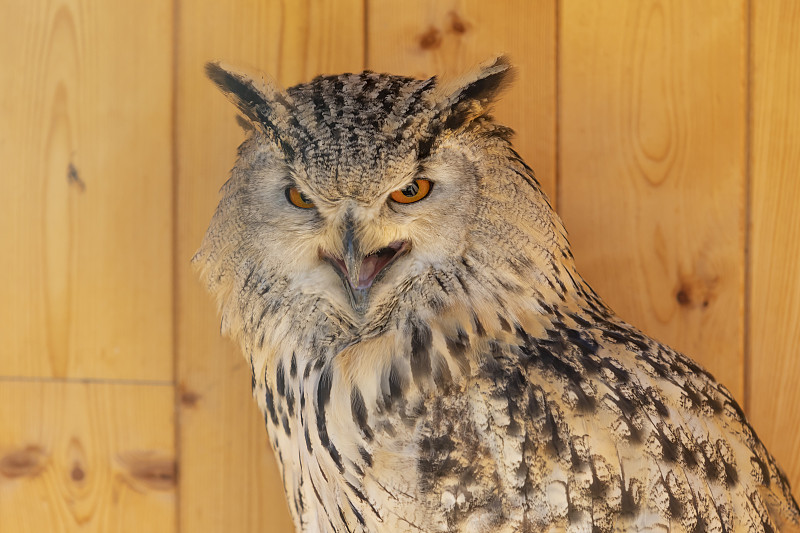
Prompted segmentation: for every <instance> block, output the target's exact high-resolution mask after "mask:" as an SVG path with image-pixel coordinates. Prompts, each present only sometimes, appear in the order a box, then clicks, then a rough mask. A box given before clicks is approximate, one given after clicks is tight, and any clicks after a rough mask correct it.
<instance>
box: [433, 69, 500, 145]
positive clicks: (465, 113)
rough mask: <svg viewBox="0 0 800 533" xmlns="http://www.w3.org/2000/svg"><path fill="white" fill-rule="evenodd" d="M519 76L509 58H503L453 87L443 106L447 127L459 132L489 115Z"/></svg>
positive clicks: (448, 92) (467, 75)
mask: <svg viewBox="0 0 800 533" xmlns="http://www.w3.org/2000/svg"><path fill="white" fill-rule="evenodd" d="M515 72H516V71H515V70H514V68H513V67H512V66H511V62H510V61H509V59H508V57H507V56H505V55H502V56H499V57H496V58H495V59H492V60H491V61H488V62H486V63H484V64H482V65H481V66H479V67H478V68H477V69H476V70H474V71H472V72H470V73H468V74H466V75H464V76H462V77H461V78H459V79H457V80H455V81H454V82H453V83H451V84H449V85H448V88H447V89H445V94H446V95H447V96H446V97H445V98H444V100H443V101H442V103H441V107H442V110H441V111H442V115H441V118H442V119H444V127H445V128H446V129H448V130H455V129H458V128H461V127H463V126H466V125H467V124H469V123H470V122H471V121H473V120H474V119H476V118H477V117H480V116H483V115H486V113H487V112H488V110H489V108H490V107H491V105H492V104H493V103H494V101H495V100H496V99H497V96H498V95H499V94H500V93H501V92H502V91H503V89H505V88H506V87H507V86H508V85H509V83H510V82H511V81H512V80H513V79H514V75H515Z"/></svg>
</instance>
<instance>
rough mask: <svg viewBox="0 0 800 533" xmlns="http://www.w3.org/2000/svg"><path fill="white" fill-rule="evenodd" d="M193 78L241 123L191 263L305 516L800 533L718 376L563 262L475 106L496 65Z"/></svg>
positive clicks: (314, 523) (316, 520)
mask: <svg viewBox="0 0 800 533" xmlns="http://www.w3.org/2000/svg"><path fill="white" fill-rule="evenodd" d="M207 73H208V75H209V77H210V78H211V80H213V81H214V82H215V83H216V84H217V85H218V86H219V87H220V89H222V91H223V92H224V93H225V94H226V95H227V96H228V98H229V99H230V100H231V101H232V102H233V103H234V104H235V105H236V106H237V107H238V109H239V111H240V112H241V114H242V115H243V117H244V121H245V122H246V123H247V124H248V130H249V133H248V136H247V138H246V140H245V141H244V143H243V144H242V145H241V147H240V148H239V154H238V159H237V161H236V164H235V166H234V168H233V170H232V173H231V176H230V179H229V180H228V181H227V183H225V185H224V186H223V188H222V191H221V196H222V198H221V200H220V202H219V206H218V207H217V210H216V212H215V214H214V216H213V218H212V220H211V223H210V226H209V228H208V231H207V233H206V235H205V238H204V240H203V242H202V245H201V247H200V250H199V251H198V252H197V255H196V256H195V258H194V263H195V265H196V266H197V267H198V270H199V273H200V275H201V278H202V280H203V281H204V283H205V284H206V286H207V287H208V289H209V290H210V292H211V293H212V294H213V295H214V296H215V297H216V301H217V303H218V307H219V311H220V314H221V322H222V331H223V333H225V334H227V335H229V336H230V337H231V338H233V339H234V340H235V341H236V342H238V344H239V345H240V346H241V350H242V353H243V354H244V357H245V358H246V359H247V361H249V364H250V368H251V371H252V382H251V385H252V389H253V394H254V396H255V398H256V400H257V402H258V405H259V407H260V409H261V411H262V412H263V414H264V420H265V423H266V426H267V433H268V435H269V441H270V443H271V445H272V448H273V450H274V453H275V457H276V458H277V461H278V465H279V467H280V471H281V474H282V477H283V484H284V489H285V493H286V498H287V502H288V505H289V509H290V511H291V514H292V516H293V519H294V523H295V526H296V528H297V530H298V531H307V532H394V533H399V532H409V533H419V532H459V533H461V532H487V531H491V532H501V533H503V532H540V531H542V532H544V531H570V532H584V531H585V532H612V531H669V532H701V531H708V532H732V531H737V532H738V531H747V532H777V531H781V532H787V531H788V532H798V531H800V511H798V506H797V503H796V502H795V500H794V499H793V496H792V494H791V492H790V489H789V484H788V482H787V480H786V477H785V476H784V475H783V473H782V472H781V470H780V469H779V468H778V466H777V465H776V463H775V461H774V459H773V458H772V457H771V456H770V454H769V453H768V452H767V450H766V449H765V448H764V446H763V444H762V443H761V442H760V441H759V439H758V437H757V436H756V434H755V432H754V431H753V429H752V428H751V426H750V425H749V424H748V422H747V421H746V420H745V416H744V414H743V412H742V410H741V408H740V407H739V405H738V404H737V403H736V401H735V400H734V399H733V397H732V396H731V394H730V393H729V392H728V390H727V389H725V387H723V386H722V385H720V384H719V383H717V382H716V381H715V380H714V378H713V377H712V376H711V375H710V374H709V373H708V372H707V371H705V370H704V369H703V368H701V367H700V366H699V365H698V364H696V363H695V362H694V361H692V360H691V359H689V358H688V357H686V356H684V355H682V354H680V353H678V352H676V351H674V350H672V349H671V348H669V347H667V346H665V345H663V344H660V343H659V342H657V341H655V340H653V339H651V338H649V337H648V336H646V335H644V334H643V333H641V332H640V331H638V330H637V329H636V328H634V327H632V326H630V325H628V324H626V323H625V322H623V321H622V320H621V319H620V318H619V317H617V316H616V315H615V314H614V313H613V312H612V311H611V309H609V307H608V306H607V305H605V304H604V303H603V301H602V300H601V299H600V297H599V296H598V295H597V294H596V293H595V292H594V291H593V290H592V289H591V287H589V285H588V284H587V283H586V282H585V281H584V280H583V279H582V278H581V276H580V274H579V273H578V272H577V270H576V267H575V262H574V260H573V255H572V253H571V251H570V246H569V243H568V241H567V235H566V232H565V230H564V227H563V225H562V223H561V221H560V219H559V218H558V216H557V215H556V214H555V212H554V211H553V209H552V208H551V206H550V204H549V202H548V199H547V197H546V196H545V194H544V193H543V192H542V189H541V187H540V186H539V183H538V182H537V181H536V179H535V177H534V175H533V171H532V170H531V168H530V167H529V166H528V165H527V164H526V163H525V162H524V161H523V160H522V158H521V157H520V155H519V154H518V153H517V152H516V151H515V150H514V148H513V146H512V144H511V136H512V131H511V130H510V129H509V128H507V127H504V126H502V125H499V124H497V123H496V122H495V121H494V120H493V119H492V117H491V116H490V107H491V105H492V102H493V101H494V100H495V99H496V98H497V96H498V93H499V92H500V91H501V90H502V89H503V87H504V86H505V85H506V84H507V82H508V81H509V80H510V79H511V77H512V74H513V70H512V68H511V67H510V64H509V62H508V60H507V59H506V58H504V57H500V58H497V59H495V60H493V61H490V62H488V63H486V64H484V65H482V66H481V67H480V68H478V69H477V70H475V71H474V72H472V73H471V74H468V75H466V76H464V77H462V78H460V79H458V80H456V81H453V82H449V83H441V82H439V81H438V80H437V79H436V78H430V79H425V80H417V79H412V78H407V77H401V76H394V75H388V74H376V73H374V72H370V71H365V72H362V73H360V74H342V75H338V76H321V77H317V78H315V79H313V80H312V81H310V82H308V83H304V84H300V85H296V86H294V87H291V88H289V89H286V90H283V89H280V88H279V87H278V86H276V85H275V84H273V83H270V82H266V81H262V80H260V79H256V78H252V77H249V76H247V75H244V74H242V73H239V72H237V71H235V70H232V69H230V68H227V67H225V66H223V65H221V64H216V63H212V64H209V65H207ZM266 530H267V528H265V531H266Z"/></svg>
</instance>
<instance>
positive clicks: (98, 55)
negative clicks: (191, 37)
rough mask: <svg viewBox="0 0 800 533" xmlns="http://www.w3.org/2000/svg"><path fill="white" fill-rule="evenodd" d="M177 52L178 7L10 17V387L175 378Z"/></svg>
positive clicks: (2, 285) (1, 239) (1, 225)
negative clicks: (37, 381) (173, 107)
mask: <svg viewBox="0 0 800 533" xmlns="http://www.w3.org/2000/svg"><path fill="white" fill-rule="evenodd" d="M143 28H146V31H144V30H143ZM171 48H172V8H171V6H170V5H169V2H143V3H142V2H139V3H127V4H125V3H121V4H120V3H109V2H102V1H99V0H76V1H74V2H46V1H44V0H35V1H30V2H23V1H18V2H5V3H4V6H3V16H2V17H0V63H2V65H3V68H2V69H0V161H2V162H3V172H2V177H0V180H2V185H3V194H2V195H1V196H0V248H2V249H3V250H4V252H3V253H2V254H0V271H2V272H3V277H2V281H0V338H2V339H3V342H2V345H0V361H2V364H0V368H2V370H0V372H2V374H3V375H6V376H46V377H64V376H66V377H80V378H88V377H91V378H126V379H148V380H154V379H155V380H163V379H171V377H172V367H173V362H172V289H171V281H172V232H171V229H170V228H171V224H172V182H171V154H172V151H171V124H170V113H171V111H170V102H171V96H172V94H171V79H172V71H171V54H170V50H171Z"/></svg>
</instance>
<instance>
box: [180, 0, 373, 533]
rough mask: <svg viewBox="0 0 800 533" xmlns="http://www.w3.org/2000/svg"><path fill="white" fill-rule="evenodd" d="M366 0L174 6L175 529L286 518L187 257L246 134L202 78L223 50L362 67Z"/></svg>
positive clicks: (297, 72) (317, 69)
mask: <svg viewBox="0 0 800 533" xmlns="http://www.w3.org/2000/svg"><path fill="white" fill-rule="evenodd" d="M363 18H364V17H363V2H361V0H348V1H341V0H326V1H322V2H314V3H304V2H296V3H295V2H291V3H290V2H279V1H277V0H271V1H268V2H264V1H247V2H237V3H235V4H234V3H226V2H215V1H211V0H205V1H202V2H199V3H198V2H191V3H189V2H180V3H179V38H178V50H179V58H178V81H177V83H178V98H177V139H178V145H177V146H178V166H179V172H178V242H177V258H178V259H177V273H178V291H179V295H178V356H179V380H180V383H181V389H182V401H181V403H180V413H181V438H180V442H181V444H180V449H181V485H180V488H181V501H180V517H181V529H182V531H186V532H192V533H202V532H205V531H209V532H217V531H242V532H245V531H260V530H262V529H263V528H264V527H265V524H267V525H268V527H269V529H270V530H273V531H289V530H290V529H291V528H292V527H293V525H292V522H291V519H290V518H289V514H288V508H287V506H286V503H285V498H284V495H283V486H282V483H281V480H280V476H279V475H278V472H277V467H276V465H275V461H274V460H273V458H272V454H271V452H270V451H269V446H268V443H267V439H266V430H265V429H264V424H263V419H262V418H261V415H260V414H258V411H257V408H256V406H255V404H254V401H253V399H252V397H251V396H250V375H249V370H248V369H247V367H246V365H245V364H244V359H243V358H242V356H241V354H240V353H239V350H238V348H236V347H234V346H233V345H232V344H231V343H229V342H228V341H226V340H223V339H222V338H221V337H220V334H219V320H218V318H217V316H216V312H215V308H214V305H213V301H212V298H211V296H210V295H208V294H207V293H206V292H205V290H204V288H203V286H202V284H201V283H200V282H199V281H198V280H197V276H196V274H195V273H194V272H193V271H192V269H191V267H190V264H189V261H190V259H191V257H192V255H194V252H195V251H196V249H197V247H198V246H199V245H200V241H201V239H202V236H203V234H204V232H205V229H206V227H207V226H208V223H209V221H210V219H211V215H212V213H213V212H214V208H215V207H216V204H217V201H218V200H219V196H218V193H217V191H218V190H219V188H220V186H221V185H222V183H223V182H224V181H225V180H226V179H227V177H228V172H229V169H230V168H231V167H232V166H233V162H234V159H235V154H236V151H235V149H236V146H237V144H238V143H239V142H241V140H242V138H243V134H242V132H241V130H240V129H239V128H238V127H237V126H236V123H235V121H234V116H235V110H234V108H233V106H231V104H230V103H229V102H228V101H227V100H226V99H225V98H224V97H223V96H222V95H221V94H220V93H219V92H218V91H217V90H216V88H215V87H214V86H213V85H212V84H211V83H210V82H209V81H208V80H206V79H205V78H204V76H203V64H204V63H205V62H206V61H209V60H214V59H222V60H225V61H226V62H228V63H230V64H233V65H241V66H244V67H247V66H250V67H255V68H258V69H260V70H263V71H264V72H265V73H268V74H270V75H273V76H274V77H276V78H277V80H278V81H279V82H281V83H284V84H286V85H289V84H294V83H297V82H300V81H304V80H308V79H310V78H312V77H313V76H315V75H317V74H321V73H336V72H343V71H361V70H362V68H363V54H364V50H363V40H364V30H363Z"/></svg>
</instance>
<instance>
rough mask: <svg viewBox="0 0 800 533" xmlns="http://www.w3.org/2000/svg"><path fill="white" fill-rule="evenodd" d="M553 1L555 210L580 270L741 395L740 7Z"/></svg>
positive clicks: (614, 302)
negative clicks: (556, 20) (556, 40)
mask: <svg viewBox="0 0 800 533" xmlns="http://www.w3.org/2000/svg"><path fill="white" fill-rule="evenodd" d="M562 5H563V9H562V10H561V15H560V25H561V28H560V35H561V41H560V58H559V61H560V62H559V71H560V81H559V87H560V111H559V117H560V124H559V127H560V152H559V163H560V169H561V183H560V184H559V191H560V194H559V210H560V212H561V214H562V216H563V218H564V221H565V224H566V227H567V230H568V231H569V233H570V237H571V241H572V244H573V246H574V253H575V257H576V260H577V263H578V267H579V269H580V270H581V272H582V273H583V275H584V276H585V277H586V278H587V280H588V281H589V283H591V284H592V285H593V286H594V288H595V289H596V290H597V291H598V292H599V293H600V294H601V295H602V296H603V297H604V298H605V299H606V301H607V302H608V303H609V304H610V305H611V306H612V308H614V309H615V310H616V311H617V312H618V313H620V314H621V315H622V316H623V317H624V318H625V319H627V320H628V321H630V322H631V323H633V324H635V325H637V326H638V327H640V328H642V329H643V330H644V331H645V332H647V333H649V334H650V335H653V336H654V337H656V338H658V339H660V340H662V341H664V342H666V343H668V344H670V345H671V346H673V347H674V348H676V349H679V350H681V351H683V352H685V353H687V354H688V355H690V356H692V357H693V358H695V359H697V360H698V361H699V362H701V364H703V365H704V366H706V367H707V368H708V369H709V370H710V371H711V372H712V373H713V374H714V375H715V376H716V377H717V379H719V380H720V381H721V382H723V383H724V384H725V385H727V386H728V388H729V389H731V391H732V392H733V394H734V396H735V397H736V398H738V399H739V400H740V401H741V400H743V392H744V391H743V387H744V385H743V353H744V347H743V344H744V329H743V316H744V313H743V305H744V206H745V196H744V189H745V165H746V160H745V155H746V147H745V143H746V83H745V81H746V35H747V32H746V18H745V17H746V12H745V4H744V2H742V1H736V2H729V1H727V0H724V1H713V2H691V1H688V0H686V1H675V2H661V1H657V0H646V1H642V2H627V1H624V0H619V1H607V2H579V1H575V0H565V1H564V2H563V4H562Z"/></svg>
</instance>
